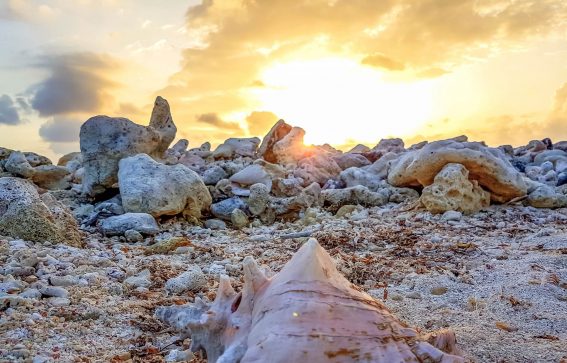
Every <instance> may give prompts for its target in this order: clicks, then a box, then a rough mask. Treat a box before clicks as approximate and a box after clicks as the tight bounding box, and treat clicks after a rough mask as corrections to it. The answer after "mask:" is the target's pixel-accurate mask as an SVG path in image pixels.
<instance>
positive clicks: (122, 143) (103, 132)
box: [80, 96, 177, 196]
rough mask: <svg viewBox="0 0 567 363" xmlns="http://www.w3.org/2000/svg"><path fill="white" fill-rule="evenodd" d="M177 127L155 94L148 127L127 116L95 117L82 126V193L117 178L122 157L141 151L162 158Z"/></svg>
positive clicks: (99, 190) (101, 189) (95, 191)
mask: <svg viewBox="0 0 567 363" xmlns="http://www.w3.org/2000/svg"><path fill="white" fill-rule="evenodd" d="M176 132H177V128H176V127H175V124H174V123H173V119H172V118H171V113H170V110H169V104H168V103H167V101H166V100H165V99H163V98H161V97H159V96H158V97H157V98H156V101H155V104H154V109H153V111H152V116H151V120H150V125H149V126H142V125H138V124H136V123H134V122H132V121H130V120H128V119H126V118H122V117H108V116H95V117H92V118H90V119H88V120H87V122H85V123H84V124H83V125H82V126H81V132H80V143H81V153H82V155H83V165H84V168H85V172H84V176H83V193H85V194H88V195H91V196H96V195H97V194H100V193H103V192H104V191H105V190H106V189H107V188H110V187H112V186H113V185H115V184H116V183H117V181H118V179H117V175H118V162H119V161H120V160H121V159H122V158H125V157H128V156H132V155H136V154H140V153H144V154H148V155H150V156H152V157H154V158H158V159H159V158H161V157H162V156H163V153H164V152H165V150H167V148H168V147H169V145H170V144H171V142H172V141H173V139H174V138H175V134H176Z"/></svg>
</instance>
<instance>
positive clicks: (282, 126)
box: [258, 120, 292, 163]
mask: <svg viewBox="0 0 567 363" xmlns="http://www.w3.org/2000/svg"><path fill="white" fill-rule="evenodd" d="M291 129H292V127H291V126H290V125H288V124H286V123H285V121H284V120H279V121H278V122H276V123H275V124H274V126H272V128H271V129H270V131H268V133H267V134H266V136H264V139H263V140H262V144H261V145H260V147H259V148H258V156H259V157H261V158H263V159H264V160H266V161H267V162H270V163H277V162H278V159H277V156H276V155H275V154H274V150H273V148H274V145H275V144H276V143H277V142H278V141H280V140H281V139H283V138H284V137H285V136H286V135H287V134H289V132H290V131H291Z"/></svg>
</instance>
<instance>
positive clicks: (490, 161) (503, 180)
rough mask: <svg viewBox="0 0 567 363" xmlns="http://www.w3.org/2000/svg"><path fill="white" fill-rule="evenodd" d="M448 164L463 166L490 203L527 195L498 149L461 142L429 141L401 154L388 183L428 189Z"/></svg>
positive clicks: (516, 173) (520, 181)
mask: <svg viewBox="0 0 567 363" xmlns="http://www.w3.org/2000/svg"><path fill="white" fill-rule="evenodd" d="M449 163H458V164H462V165H464V166H465V168H466V169H467V170H468V171H469V178H470V179H472V180H476V181H478V184H479V185H481V186H482V187H484V188H485V189H487V190H488V191H490V193H491V199H492V200H493V201H496V202H507V201H509V200H511V199H513V198H516V197H521V196H524V195H526V193H527V186H526V183H525V182H524V180H523V178H522V175H521V174H520V173H519V172H518V171H517V170H516V169H515V168H514V167H513V166H512V164H510V162H509V161H508V160H507V159H506V158H505V156H504V154H503V153H502V151H501V150H499V149H494V148H489V147H487V146H485V145H484V144H482V143H478V142H466V141H461V140H460V139H458V140H457V139H452V140H441V141H435V142H431V143H429V144H427V145H425V146H424V147H423V148H421V149H418V150H411V151H408V152H406V153H405V154H402V155H401V156H400V157H399V158H398V159H397V160H393V161H392V163H391V165H390V168H389V172H388V182H389V183H390V184H392V185H394V186H420V185H421V186H428V185H430V184H432V183H433V180H434V178H435V176H436V175H437V174H438V173H439V172H440V171H441V169H442V168H443V167H444V166H445V165H447V164H449Z"/></svg>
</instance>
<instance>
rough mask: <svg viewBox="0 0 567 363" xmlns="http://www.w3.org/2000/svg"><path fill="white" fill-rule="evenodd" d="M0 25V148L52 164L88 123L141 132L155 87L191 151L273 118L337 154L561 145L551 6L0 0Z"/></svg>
mask: <svg viewBox="0 0 567 363" xmlns="http://www.w3.org/2000/svg"><path fill="white" fill-rule="evenodd" d="M274 14H277V16H274ZM345 14H346V15H345ZM85 17H88V18H89V20H90V21H83V20H82V19H84V18H85ZM349 19H351V20H352V19H356V21H351V20H349ZM290 24H293V25H290ZM0 30H2V31H3V33H5V34H10V36H9V37H7V38H6V39H3V40H1V41H0V42H1V43H0V44H1V45H2V47H0V77H1V79H2V81H3V82H2V84H3V88H2V90H1V91H0V145H1V146H3V147H8V148H11V149H17V150H22V151H34V152H37V153H40V154H44V155H47V156H49V157H50V158H52V159H55V160H54V161H56V159H57V158H58V157H60V156H62V155H63V154H66V153H68V152H72V151H79V128H80V125H81V124H82V123H83V122H84V121H86V120H87V119H88V118H90V117H92V116H95V115H98V114H105V115H109V116H120V117H126V118H129V119H131V120H132V121H134V122H136V123H139V124H143V125H147V124H148V121H149V118H150V112H151V107H152V104H153V99H154V98H155V96H157V95H162V96H163V97H164V98H166V99H167V100H168V101H169V103H170V105H171V111H172V115H173V120H174V122H175V123H176V125H177V127H178V129H179V132H178V135H177V138H178V139H180V138H185V139H188V140H189V142H190V145H191V146H190V147H197V146H198V145H200V144H201V143H203V142H205V141H209V142H211V144H213V145H218V144H220V143H222V141H224V140H225V139H227V138H229V137H253V136H258V137H260V138H262V137H263V136H264V135H265V134H266V132H267V131H268V130H269V128H270V127H271V126H272V125H273V124H274V123H275V122H276V121H277V120H278V119H280V118H281V119H284V120H286V122H288V123H289V124H292V125H294V126H299V127H302V128H304V129H305V131H306V140H305V142H306V143H307V144H319V145H320V144H324V143H328V144H330V145H332V146H334V147H337V148H339V149H343V150H347V149H348V148H349V147H351V146H354V145H356V144H359V143H360V144H364V145H367V146H370V147H372V146H373V145H375V144H376V143H378V141H379V140H380V139H383V138H390V137H393V138H401V139H402V140H404V142H405V143H406V145H411V144H413V143H416V142H419V141H421V140H428V141H433V140H438V139H444V138H450V137H455V136H458V135H466V136H468V137H469V139H470V140H473V141H485V142H486V143H487V144H488V145H490V146H498V145H504V144H510V145H513V146H519V145H525V144H527V143H528V142H529V141H530V140H532V139H543V138H545V137H550V138H551V139H552V140H553V141H559V140H567V127H566V125H567V65H566V64H565V63H564V62H563V59H564V54H565V53H566V52H567V45H566V44H565V42H564V41H563V40H564V38H565V36H566V35H567V4H565V3H564V2H561V1H553V0H549V1H540V2H532V1H512V2H510V1H504V0H502V1H500V0H482V1H478V0H477V1H473V0H464V1H459V2H448V3H439V2H435V1H425V2H421V3H419V4H415V3H412V2H411V1H408V0H391V1H384V2H367V1H349V2H346V1H323V0H321V1H310V2H300V3H298V5H297V6H296V7H293V8H292V7H290V6H289V5H288V4H286V2H285V1H270V2H267V1H256V2H240V1H219V2H213V1H209V0H205V1H203V2H202V1H197V0H183V1H182V0H177V1H172V2H168V5H167V6H160V5H159V4H156V3H155V2H152V1H133V0H122V1H121V0H105V1H97V2H94V1H89V0H81V1H76V2H73V3H69V2H66V1H62V0H53V1H39V0H35V1H21V0H9V1H7V2H5V3H4V4H3V5H0ZM70 30H71V31H70Z"/></svg>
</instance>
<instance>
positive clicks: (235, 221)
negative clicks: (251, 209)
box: [230, 208, 250, 229]
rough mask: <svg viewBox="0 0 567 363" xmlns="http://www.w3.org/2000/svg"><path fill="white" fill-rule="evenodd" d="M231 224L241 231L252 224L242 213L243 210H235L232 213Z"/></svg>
mask: <svg viewBox="0 0 567 363" xmlns="http://www.w3.org/2000/svg"><path fill="white" fill-rule="evenodd" d="M230 222H231V223H232V225H233V226H234V228H237V229H240V228H244V227H246V226H247V225H248V223H250V221H249V220H248V216H247V215H246V213H244V212H243V211H242V209H238V208H236V209H233V210H232V212H231V213H230Z"/></svg>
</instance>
